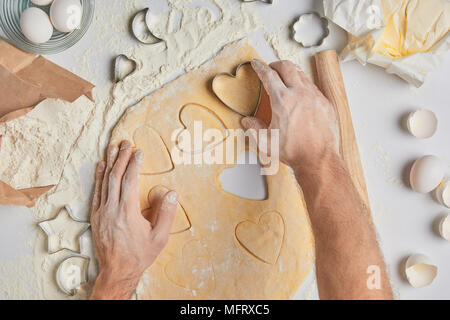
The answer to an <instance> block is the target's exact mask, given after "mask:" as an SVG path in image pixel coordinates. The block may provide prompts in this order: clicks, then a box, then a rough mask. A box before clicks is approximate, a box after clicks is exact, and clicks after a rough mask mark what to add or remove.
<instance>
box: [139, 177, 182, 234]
mask: <svg viewBox="0 0 450 320" xmlns="http://www.w3.org/2000/svg"><path fill="white" fill-rule="evenodd" d="M167 192H169V189H168V188H166V187H164V186H161V185H159V186H156V187H154V188H152V189H151V190H150V192H149V193H148V203H150V208H148V209H145V210H144V211H143V212H142V215H143V216H144V217H145V218H146V219H147V220H148V221H150V223H151V225H152V226H154V225H155V223H156V219H157V216H156V214H155V212H156V209H157V208H156V206H158V205H159V204H160V203H161V200H162V198H163V197H164V196H165V195H166V193H167ZM190 228H191V221H190V220H189V217H188V215H187V213H186V211H185V210H184V208H183V206H182V205H181V204H180V203H179V202H178V203H177V212H176V214H175V220H174V221H173V224H172V229H170V234H177V233H181V232H184V231H187V230H189V229H190Z"/></svg>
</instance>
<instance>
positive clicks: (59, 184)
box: [0, 0, 309, 299]
mask: <svg viewBox="0 0 450 320" xmlns="http://www.w3.org/2000/svg"><path fill="white" fill-rule="evenodd" d="M148 6H151V7H152V8H153V7H158V8H159V9H160V10H159V12H157V17H158V19H157V22H158V23H157V27H156V29H155V30H154V31H155V35H157V36H160V37H163V38H164V40H165V43H162V44H158V45H150V46H149V45H144V44H140V43H139V42H137V41H133V40H132V39H131V36H130V32H129V24H130V19H131V18H132V17H133V15H134V14H135V13H136V12H138V11H139V10H141V9H143V8H145V7H148ZM286 28H287V27H286ZM258 29H264V26H263V23H262V22H261V21H260V19H259V17H258V15H257V10H255V9H254V8H252V7H251V6H247V5H246V4H242V3H241V2H239V1H237V0H236V1H230V0H209V1H206V0H205V1H194V0H167V1H165V0H149V1H145V0H133V1H131V0H130V1H122V0H109V1H97V2H96V15H95V18H94V21H93V24H92V25H91V27H90V30H89V32H88V34H86V36H85V37H86V38H85V39H84V41H89V44H90V46H89V48H87V49H86V50H85V51H84V52H83V53H82V54H80V55H78V56H76V58H75V61H76V66H73V67H72V68H71V71H73V72H74V73H76V74H78V75H80V76H82V77H84V78H85V79H87V80H89V81H91V82H93V83H94V84H96V85H97V88H96V89H95V90H94V97H95V107H93V108H92V107H90V106H89V105H88V104H87V103H85V99H84V98H80V99H81V100H79V101H77V102H75V103H73V104H72V105H67V103H63V102H59V103H55V102H45V103H44V104H42V105H40V106H39V108H36V109H35V111H33V112H32V113H30V114H29V115H27V116H26V117H23V118H20V119H18V120H16V121H13V123H8V124H7V125H6V127H5V128H2V127H0V130H6V132H9V133H10V135H14V136H18V137H21V138H23V137H25V138H26V139H23V140H19V139H17V140H15V141H13V140H11V141H9V142H8V143H6V144H5V145H9V146H10V150H17V149H21V148H25V142H26V143H29V145H34V143H35V142H39V143H38V144H37V145H38V146H39V147H36V148H38V150H35V149H31V150H30V151H29V152H27V151H26V150H23V152H24V153H23V154H24V155H29V154H30V152H33V153H32V154H34V155H35V157H34V158H33V159H32V157H29V158H26V159H27V161H28V164H27V163H17V162H15V161H13V160H11V161H9V162H8V161H7V162H6V163H5V164H0V172H1V177H0V178H1V179H2V180H3V179H5V181H10V182H11V183H12V184H13V185H14V186H16V187H25V186H27V187H28V186H38V185H46V184H52V185H53V184H55V185H56V186H55V187H54V188H53V189H52V190H51V191H50V192H48V193H47V194H46V195H44V196H42V197H41V198H40V199H39V200H38V201H37V203H36V206H35V207H34V208H32V209H31V210H32V212H33V214H34V217H35V219H36V224H37V223H38V222H41V221H43V220H48V219H52V218H54V217H55V216H56V215H57V213H58V212H59V210H60V209H61V208H62V207H63V206H64V205H66V204H69V205H70V206H71V208H72V210H73V212H74V215H75V216H76V218H77V219H79V220H82V221H88V220H89V205H90V202H91V199H90V197H91V192H92V184H93V181H92V179H93V176H94V168H95V164H96V163H97V162H98V161H99V160H100V159H101V158H103V152H104V150H105V147H106V145H107V143H108V141H109V135H110V132H111V130H112V128H113V127H114V125H115V124H116V122H117V121H118V120H119V119H120V117H121V116H122V114H123V112H124V111H125V110H126V109H127V108H128V107H129V106H132V105H134V104H135V103H136V102H138V101H139V100H141V99H142V98H143V97H145V96H146V95H148V94H149V93H151V92H152V91H154V90H156V89H158V88H159V87H161V86H162V85H163V84H164V83H166V82H168V81H170V80H172V79H174V78H176V77H177V76H179V75H180V74H182V73H183V72H188V71H189V70H192V69H194V68H196V67H198V66H200V65H201V64H203V63H204V62H205V61H207V60H208V59H210V58H211V57H213V56H214V54H215V53H216V52H218V51H219V50H220V49H221V48H223V46H224V45H226V44H227V43H230V42H233V41H236V40H238V39H241V38H244V37H246V36H247V35H248V34H250V33H252V32H254V31H256V30H258ZM266 40H267V41H268V42H269V43H270V44H271V45H272V46H273V48H274V50H275V52H276V54H277V56H278V58H280V59H290V60H293V61H294V62H296V63H297V64H299V65H300V66H301V67H302V68H304V70H309V66H308V63H306V62H305V61H306V59H305V58H304V54H303V53H302V51H301V50H300V49H299V47H298V45H297V44H296V43H295V42H293V41H291V40H290V39H289V30H288V29H282V30H275V31H273V32H268V31H267V32H266ZM105 52H108V54H110V56H109V59H110V60H108V58H106V59H105ZM119 54H126V55H127V56H128V57H130V58H132V59H134V60H135V61H136V62H137V70H136V72H135V73H133V74H132V75H130V76H129V77H127V78H126V79H125V80H124V81H123V82H120V83H118V84H113V83H112V82H110V81H105V76H104V75H105V74H104V72H103V71H102V70H110V69H111V61H112V60H113V58H114V57H115V56H117V55H119ZM99 61H104V62H99ZM102 72H103V73H102ZM308 73H309V72H308ZM80 101H81V102H80ZM63 105H64V108H63V107H62V106H63ZM52 108H63V109H64V110H60V111H61V112H59V113H58V114H59V115H60V116H58V117H57V118H53V121H52V122H53V123H50V122H49V121H46V120H45V119H50V118H49V117H47V116H49V115H48V113H49V112H50V110H51V109H52ZM73 113H76V114H73ZM37 114H39V115H40V116H39V118H38V117H37ZM42 119H44V120H42ZM39 120H41V121H43V122H41V123H40V122H39ZM60 129H64V132H62V131H61V130H60ZM55 130H56V131H55ZM1 133H3V132H1ZM51 133H54V134H51ZM61 137H64V138H63V139H61ZM37 139H38V140H37ZM43 146H48V148H47V149H44V148H43ZM57 148H60V150H58V149H57ZM6 150H8V149H6V147H5V148H3V146H2V151H5V152H6ZM2 159H3V157H2ZM11 159H12V158H11ZM37 169H39V174H37V173H38V172H37ZM43 172H45V174H43ZM86 181H89V183H88V184H86ZM36 227H37V226H36ZM68 228H71V226H68ZM192 229H193V228H192ZM191 232H193V230H191ZM84 246H85V247H86V244H84ZM87 251H88V252H89V253H88V255H89V256H91V258H93V250H92V248H90V250H87ZM72 254H73V253H72V252H70V251H67V250H64V251H61V252H58V253H56V254H53V255H49V254H48V252H47V239H46V236H45V234H44V233H43V232H38V233H37V236H36V240H35V242H34V258H33V259H32V260H33V265H34V271H35V275H34V277H35V278H36V280H37V281H35V282H37V285H35V288H28V287H23V286H24V285H23V284H16V283H9V284H4V285H5V286H7V287H11V288H12V289H11V290H14V292H15V295H14V296H15V297H18V298H46V299H67V297H66V296H65V295H64V294H63V293H61V291H60V290H58V287H57V285H56V281H55V274H54V272H55V270H56V268H57V266H58V265H59V264H60V263H61V261H62V260H63V259H64V258H67V257H68V256H70V255H72ZM29 260H30V259H27V262H26V263H29ZM91 260H92V261H93V259H91ZM9 269H10V268H8V266H3V268H2V270H0V273H1V274H8V272H10V270H9ZM11 270H13V269H11ZM11 272H12V271H11ZM24 274H25V272H24ZM92 278H93V277H91V279H90V280H91V283H89V284H88V285H87V286H85V287H84V288H83V290H80V292H79V294H78V295H77V296H75V297H73V298H74V299H83V298H86V297H87V296H88V294H89V288H90V286H91V285H92V280H93V279H92ZM2 279H3V278H2ZM0 281H3V280H0ZM142 281H144V282H145V281H148V279H147V280H146V279H145V278H144V279H143V280H142ZM2 286H3V282H2Z"/></svg>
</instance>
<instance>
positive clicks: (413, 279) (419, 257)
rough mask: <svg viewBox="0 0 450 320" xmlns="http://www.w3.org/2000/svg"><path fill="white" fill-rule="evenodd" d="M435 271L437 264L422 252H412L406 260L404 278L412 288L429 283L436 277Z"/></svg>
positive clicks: (436, 270)
mask: <svg viewBox="0 0 450 320" xmlns="http://www.w3.org/2000/svg"><path fill="white" fill-rule="evenodd" d="M437 272H438V268H437V266H436V265H434V264H433V263H432V262H431V260H430V259H429V258H428V257H427V256H425V255H423V254H413V255H411V256H410V257H409V258H408V259H407V260H406V265H405V274H406V278H407V280H408V282H409V283H410V284H411V285H412V286H413V287H414V288H422V287H426V286H428V285H430V284H431V283H432V282H433V280H434V279H435V278H436V276H437Z"/></svg>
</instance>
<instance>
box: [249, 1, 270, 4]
mask: <svg viewBox="0 0 450 320" xmlns="http://www.w3.org/2000/svg"><path fill="white" fill-rule="evenodd" d="M242 2H263V3H266V4H273V0H242Z"/></svg>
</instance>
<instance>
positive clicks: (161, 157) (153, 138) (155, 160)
mask: <svg viewBox="0 0 450 320" xmlns="http://www.w3.org/2000/svg"><path fill="white" fill-rule="evenodd" d="M133 140H134V144H135V147H136V148H137V149H141V150H142V151H143V152H144V162H143V163H142V169H141V174H144V175H147V174H148V175H152V174H159V173H165V172H169V171H172V170H173V162H172V158H171V157H170V154H169V150H167V147H166V145H165V144H164V141H163V140H162V139H161V137H160V135H159V134H158V133H157V132H156V131H155V130H154V129H153V128H151V127H149V126H143V127H140V128H138V129H137V130H136V131H135V132H134V135H133Z"/></svg>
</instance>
